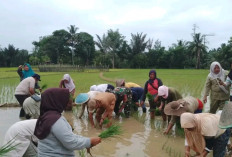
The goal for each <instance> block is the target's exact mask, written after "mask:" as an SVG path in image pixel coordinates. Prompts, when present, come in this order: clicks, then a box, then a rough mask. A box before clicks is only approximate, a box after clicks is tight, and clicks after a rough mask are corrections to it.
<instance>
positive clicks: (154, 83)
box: [140, 70, 163, 119]
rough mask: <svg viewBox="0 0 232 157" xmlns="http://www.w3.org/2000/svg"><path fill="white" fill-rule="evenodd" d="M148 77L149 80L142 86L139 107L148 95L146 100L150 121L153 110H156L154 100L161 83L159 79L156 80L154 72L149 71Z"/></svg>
mask: <svg viewBox="0 0 232 157" xmlns="http://www.w3.org/2000/svg"><path fill="white" fill-rule="evenodd" d="M148 76H149V80H148V81H147V82H146V83H145V85H144V92H143V96H142V101H141V103H140V106H142V105H143V104H144V101H145V99H146V96H147V93H149V94H150V96H149V98H148V101H149V105H150V116H151V119H154V118H155V109H156V102H155V101H154V99H155V97H156V96H157V94H158V88H159V87H160V86H162V85H163V83H162V81H161V80H160V79H159V78H157V75H156V71H155V70H150V71H149V75H148Z"/></svg>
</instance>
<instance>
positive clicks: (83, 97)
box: [75, 93, 89, 104]
mask: <svg viewBox="0 0 232 157" xmlns="http://www.w3.org/2000/svg"><path fill="white" fill-rule="evenodd" d="M88 100H89V95H88V94H87V93H80V94H79V95H78V96H77V97H76V99H75V103H76V104H84V103H86V102H87V101H88Z"/></svg>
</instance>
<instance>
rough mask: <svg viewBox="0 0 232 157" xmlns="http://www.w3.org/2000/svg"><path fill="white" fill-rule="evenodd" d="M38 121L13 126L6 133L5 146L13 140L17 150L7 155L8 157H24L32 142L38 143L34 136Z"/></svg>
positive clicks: (32, 120) (18, 123)
mask: <svg viewBox="0 0 232 157" xmlns="http://www.w3.org/2000/svg"><path fill="white" fill-rule="evenodd" d="M36 121H37V119H31V120H23V121H19V122H17V123H15V124H13V125H12V126H11V127H10V128H9V129H8V131H7V132H6V135H5V138H4V142H3V144H6V143H8V142H9V141H11V140H13V141H14V142H13V145H15V146H16V147H15V149H13V150H12V151H10V152H9V153H7V154H6V157H12V156H14V157H22V156H23V155H24V153H25V152H26V150H27V149H28V147H29V145H30V142H31V141H34V142H37V141H38V139H37V137H36V136H34V130H35V124H36Z"/></svg>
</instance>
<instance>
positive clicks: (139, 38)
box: [130, 33, 149, 54]
mask: <svg viewBox="0 0 232 157" xmlns="http://www.w3.org/2000/svg"><path fill="white" fill-rule="evenodd" d="M146 36H147V35H146V34H143V33H140V34H139V33H137V34H131V40H130V41H131V43H130V46H131V49H132V53H133V54H139V53H142V52H144V50H145V49H146V47H147V45H148V41H149V40H148V41H145V39H146Z"/></svg>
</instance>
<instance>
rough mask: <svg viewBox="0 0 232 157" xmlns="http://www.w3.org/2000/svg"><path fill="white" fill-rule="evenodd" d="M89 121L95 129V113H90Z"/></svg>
mask: <svg viewBox="0 0 232 157" xmlns="http://www.w3.org/2000/svg"><path fill="white" fill-rule="evenodd" d="M89 121H90V123H91V125H92V127H93V128H95V125H94V122H93V113H90V112H89Z"/></svg>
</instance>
